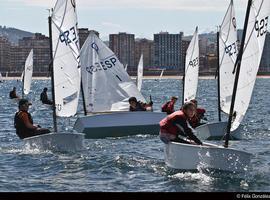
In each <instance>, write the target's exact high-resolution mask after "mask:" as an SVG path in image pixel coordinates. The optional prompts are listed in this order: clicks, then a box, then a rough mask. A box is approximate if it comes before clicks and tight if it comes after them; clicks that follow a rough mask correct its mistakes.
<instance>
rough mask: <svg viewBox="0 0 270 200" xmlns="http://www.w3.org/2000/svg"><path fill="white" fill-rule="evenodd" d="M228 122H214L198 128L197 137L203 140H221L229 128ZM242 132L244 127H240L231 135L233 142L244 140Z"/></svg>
mask: <svg viewBox="0 0 270 200" xmlns="http://www.w3.org/2000/svg"><path fill="white" fill-rule="evenodd" d="M227 124H228V123H227V122H213V123H207V124H203V125H201V126H198V127H197V128H196V129H195V130H196V133H195V135H196V136H197V137H198V138H200V139H201V140H221V139H222V138H223V137H224V135H225V133H226V128H227ZM242 130H243V126H241V125H240V126H239V127H238V128H237V129H236V130H234V131H233V132H232V133H231V134H230V135H231V138H230V139H231V140H241V139H242Z"/></svg>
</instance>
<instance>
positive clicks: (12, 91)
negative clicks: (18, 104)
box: [9, 87, 20, 99]
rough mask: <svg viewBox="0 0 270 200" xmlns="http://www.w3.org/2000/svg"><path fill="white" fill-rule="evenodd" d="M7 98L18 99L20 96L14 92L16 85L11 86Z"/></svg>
mask: <svg viewBox="0 0 270 200" xmlns="http://www.w3.org/2000/svg"><path fill="white" fill-rule="evenodd" d="M9 98H11V99H18V98H20V97H19V96H18V95H17V94H16V87H13V90H11V91H10V92H9Z"/></svg>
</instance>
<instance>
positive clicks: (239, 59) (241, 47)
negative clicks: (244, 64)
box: [224, 0, 252, 147]
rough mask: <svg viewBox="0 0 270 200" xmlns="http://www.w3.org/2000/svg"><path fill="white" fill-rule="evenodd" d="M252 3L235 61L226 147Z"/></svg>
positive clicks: (249, 5)
mask: <svg viewBox="0 0 270 200" xmlns="http://www.w3.org/2000/svg"><path fill="white" fill-rule="evenodd" d="M251 4H252V0H249V1H248V4H247V11H246V18H245V24H244V30H243V35H242V41H241V46H240V50H239V54H238V56H237V59H236V62H235V69H236V74H235V80H234V86H233V94H232V102H231V107H230V114H229V120H228V125H227V132H226V134H225V143H224V147H228V145H229V138H230V130H231V123H232V118H233V115H234V103H235V96H236V90H237V85H238V79H239V73H240V67H241V61H242V56H243V50H244V45H245V39H246V32H247V26H248V19H249V14H250V7H251Z"/></svg>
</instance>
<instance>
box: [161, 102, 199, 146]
mask: <svg viewBox="0 0 270 200" xmlns="http://www.w3.org/2000/svg"><path fill="white" fill-rule="evenodd" d="M195 109H196V108H195V105H194V104H193V103H192V102H187V103H185V104H184V105H183V107H182V110H179V111H176V112H174V113H172V114H170V115H168V116H167V117H166V118H164V119H162V120H161V121H160V122H159V125H160V133H159V136H160V139H161V140H162V141H163V142H164V143H165V144H167V143H168V142H169V141H174V142H181V143H187V144H191V143H193V142H188V141H187V140H185V139H182V138H180V137H181V136H184V137H186V138H188V139H190V140H193V141H194V142H195V144H200V145H202V142H201V141H200V140H199V139H198V138H197V137H196V136H195V135H194V133H193V129H192V128H191V126H190V125H189V122H188V121H189V119H191V118H192V117H193V116H194V115H195V111H196V110H195ZM179 136H180V137H179Z"/></svg>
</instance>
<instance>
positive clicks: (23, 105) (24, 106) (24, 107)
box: [18, 99, 32, 111]
mask: <svg viewBox="0 0 270 200" xmlns="http://www.w3.org/2000/svg"><path fill="white" fill-rule="evenodd" d="M29 105H32V103H31V102H29V101H28V100H27V99H21V100H20V101H19V104H18V106H19V109H20V110H26V111H27V110H28V108H29Z"/></svg>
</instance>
